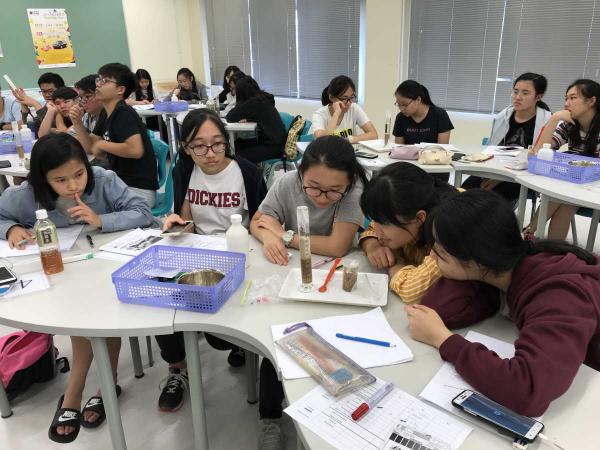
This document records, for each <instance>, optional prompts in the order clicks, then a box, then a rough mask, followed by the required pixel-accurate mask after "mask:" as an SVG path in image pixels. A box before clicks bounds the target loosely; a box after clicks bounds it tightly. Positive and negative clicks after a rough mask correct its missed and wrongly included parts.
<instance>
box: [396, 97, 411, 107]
mask: <svg viewBox="0 0 600 450" xmlns="http://www.w3.org/2000/svg"><path fill="white" fill-rule="evenodd" d="M414 101H415V99H414V98H413V99H412V100H411V101H410V102H408V103H402V104H400V103H398V102H394V105H396V106H397V107H398V108H399V109H406V108H408V107H409V106H410V104H411V103H412V102H414Z"/></svg>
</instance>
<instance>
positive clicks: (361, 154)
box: [355, 152, 377, 159]
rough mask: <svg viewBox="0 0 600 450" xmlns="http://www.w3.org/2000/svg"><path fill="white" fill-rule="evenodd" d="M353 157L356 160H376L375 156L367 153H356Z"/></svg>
mask: <svg viewBox="0 0 600 450" xmlns="http://www.w3.org/2000/svg"><path fill="white" fill-rule="evenodd" d="M355 155H356V157H357V158H365V159H375V158H377V155H374V154H372V153H367V152H356V153H355Z"/></svg>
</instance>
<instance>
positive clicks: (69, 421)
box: [48, 395, 83, 444]
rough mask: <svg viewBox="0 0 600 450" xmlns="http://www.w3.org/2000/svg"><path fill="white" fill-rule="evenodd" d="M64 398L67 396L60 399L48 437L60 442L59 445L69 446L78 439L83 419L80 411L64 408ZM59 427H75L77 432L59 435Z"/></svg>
mask: <svg viewBox="0 0 600 450" xmlns="http://www.w3.org/2000/svg"><path fill="white" fill-rule="evenodd" d="M64 398H65V396H64V395H62V396H61V397H60V399H58V406H57V407H56V413H54V418H53V419H52V423H51V424H50V428H49V429H48V437H49V438H50V440H52V441H54V442H58V443H59V444H68V443H69V442H73V441H74V440H75V439H76V438H77V435H78V434H79V428H80V426H81V419H82V418H83V416H82V414H81V412H80V411H79V410H78V409H73V408H63V407H62V404H63V400H64ZM58 427H74V428H75V430H74V431H73V432H71V433H69V434H58V432H57V431H56V429H57V428H58Z"/></svg>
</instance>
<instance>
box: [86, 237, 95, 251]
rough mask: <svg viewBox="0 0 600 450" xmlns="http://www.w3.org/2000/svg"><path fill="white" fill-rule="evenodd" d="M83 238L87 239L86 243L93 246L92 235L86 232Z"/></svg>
mask: <svg viewBox="0 0 600 450" xmlns="http://www.w3.org/2000/svg"><path fill="white" fill-rule="evenodd" d="M85 238H86V239H87V241H88V243H89V244H90V247H92V248H94V240H93V239H92V236H90V235H89V234H86V235H85Z"/></svg>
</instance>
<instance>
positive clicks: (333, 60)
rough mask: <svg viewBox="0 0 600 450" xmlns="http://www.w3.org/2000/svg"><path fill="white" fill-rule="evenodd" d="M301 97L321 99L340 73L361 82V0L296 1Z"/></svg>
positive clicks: (356, 82) (355, 81)
mask: <svg viewBox="0 0 600 450" xmlns="http://www.w3.org/2000/svg"><path fill="white" fill-rule="evenodd" d="M297 11H298V41H299V42H298V56H299V68H298V72H299V79H300V96H301V97H303V98H321V92H322V91H323V89H324V88H325V86H327V84H328V83H329V81H330V80H331V79H332V78H333V77H335V76H337V75H347V76H349V77H350V78H352V79H353V80H354V83H355V84H357V85H358V53H359V52H358V44H359V31H360V0H326V1H324V0H297Z"/></svg>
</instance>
